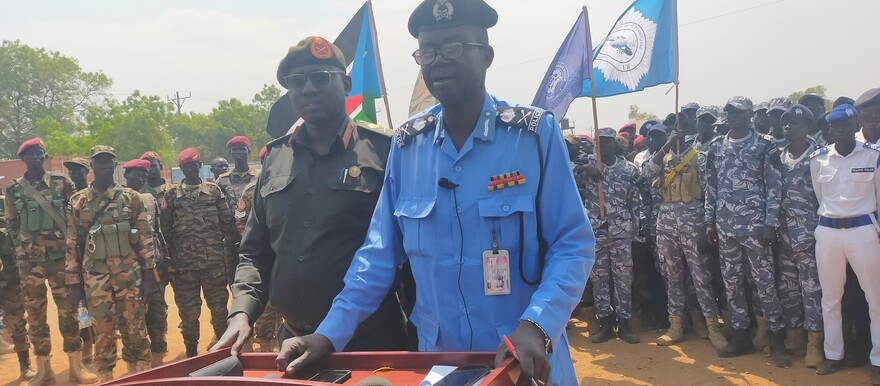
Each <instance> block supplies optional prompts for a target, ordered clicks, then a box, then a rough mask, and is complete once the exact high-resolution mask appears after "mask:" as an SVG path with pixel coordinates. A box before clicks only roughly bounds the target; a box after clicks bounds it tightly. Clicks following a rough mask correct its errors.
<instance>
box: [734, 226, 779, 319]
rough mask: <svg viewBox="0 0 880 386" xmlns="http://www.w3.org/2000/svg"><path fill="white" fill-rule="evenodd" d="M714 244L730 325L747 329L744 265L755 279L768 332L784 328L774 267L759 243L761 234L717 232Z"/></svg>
mask: <svg viewBox="0 0 880 386" xmlns="http://www.w3.org/2000/svg"><path fill="white" fill-rule="evenodd" d="M718 243H719V255H720V261H721V276H722V277H723V279H724V287H725V289H726V290H727V306H728V309H729V310H730V320H731V323H732V325H733V328H734V329H735V330H745V329H748V328H749V310H748V302H747V301H746V272H745V268H746V267H748V268H749V270H750V272H751V274H752V278H753V279H754V280H755V287H754V290H755V291H756V292H757V294H758V299H760V303H761V310H762V311H763V313H764V318H765V319H767V328H768V329H769V330H771V331H780V330H782V329H783V328H785V322H784V321H783V320H782V308H781V306H780V305H779V298H778V297H777V295H776V269H775V267H774V263H773V258H772V256H771V254H770V250H769V249H768V248H765V247H762V246H761V235H748V236H725V235H723V234H720V233H719V235H718Z"/></svg>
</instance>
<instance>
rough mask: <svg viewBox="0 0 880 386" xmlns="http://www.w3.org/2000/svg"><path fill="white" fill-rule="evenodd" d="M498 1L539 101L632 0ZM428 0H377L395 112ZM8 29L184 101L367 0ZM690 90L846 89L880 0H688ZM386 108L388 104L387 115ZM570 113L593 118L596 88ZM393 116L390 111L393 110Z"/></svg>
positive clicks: (15, 7) (119, 88) (247, 73)
mask: <svg viewBox="0 0 880 386" xmlns="http://www.w3.org/2000/svg"><path fill="white" fill-rule="evenodd" d="M488 2H489V4H491V5H492V6H493V7H495V8H496V9H497V10H498V14H499V22H498V25H497V26H495V27H494V28H492V29H490V30H489V39H490V42H491V44H492V45H493V46H494V47H495V52H496V55H495V62H494V64H493V66H492V68H491V69H490V70H489V75H488V88H489V92H491V93H493V94H495V95H497V96H498V97H500V98H501V99H505V100H508V101H510V102H514V103H521V104H529V103H531V101H532V99H533V97H534V94H535V91H536V89H537V87H538V85H539V83H540V82H541V78H542V77H543V76H544V73H545V72H546V70H547V67H548V66H549V63H550V60H552V58H553V55H554V54H555V53H556V50H557V49H558V48H559V44H560V43H561V42H562V39H563V38H564V37H565V35H566V34H567V33H568V30H569V29H570V28H571V26H572V25H573V24H574V22H575V19H576V18H577V15H578V14H579V12H580V10H581V7H582V6H583V5H587V6H588V8H589V13H590V23H591V28H590V29H591V31H592V35H593V41H594V42H596V43H598V42H599V41H601V39H602V38H604V37H605V35H606V34H607V33H608V31H609V29H610V28H611V26H612V25H613V23H614V21H615V20H616V19H617V17H618V16H619V15H620V14H621V13H622V12H623V10H624V9H625V8H626V7H627V6H628V5H629V4H630V3H631V1H630V0H600V1H595V0H594V1H588V2H586V4H585V3H584V1H583V0H582V1H574V0H541V1H539V0H488ZM417 3H418V2H417V1H415V0H374V1H373V8H374V10H375V13H376V15H375V18H376V24H377V29H378V35H379V48H380V53H381V56H382V59H383V66H384V68H385V81H386V85H387V91H388V94H389V98H390V102H391V112H392V117H393V120H394V123H395V124H396V125H399V124H401V123H402V122H403V121H404V120H405V119H406V115H407V108H408V104H409V99H410V94H411V92H412V87H413V83H414V81H415V78H416V74H417V73H418V67H417V66H416V65H415V63H414V62H413V60H412V58H411V56H410V54H411V53H412V52H413V51H414V50H415V49H416V48H417V43H416V40H415V39H413V38H412V37H411V36H410V35H409V33H408V32H407V30H406V21H407V18H408V17H409V14H410V12H411V11H412V10H413V9H414V8H415V6H416V5H417ZM0 4H2V5H0V6H2V9H3V12H2V13H0V39H4V40H15V39H18V40H21V41H22V42H23V43H25V44H28V45H31V46H35V47H44V48H47V49H51V50H58V51H60V52H62V53H63V54H65V55H68V56H72V57H75V58H77V59H79V62H80V65H81V66H82V67H83V68H84V69H85V70H87V71H97V70H100V71H103V72H104V73H106V74H107V75H108V76H110V77H111V78H112V79H113V81H114V83H113V87H112V93H113V95H114V96H116V97H117V98H120V99H121V98H124V97H125V96H127V95H128V94H130V93H131V92H132V91H133V90H135V89H139V90H141V91H142V92H143V93H146V94H154V95H159V96H162V97H165V96H167V95H170V94H172V93H173V92H174V91H181V92H183V93H187V92H191V93H192V98H191V99H189V100H187V101H186V102H185V104H184V106H183V110H184V111H195V112H208V111H210V109H211V108H212V107H214V106H215V105H216V103H217V101H219V100H222V99H228V98H240V99H243V100H245V101H250V100H251V98H252V97H253V95H254V94H255V93H256V92H257V91H259V90H260V88H261V86H262V85H263V84H264V83H270V84H274V83H275V82H276V81H275V71H276V69H277V66H278V62H279V61H280V59H281V58H282V57H283V56H284V54H285V53H286V52H287V48H288V47H289V46H291V45H294V44H296V42H298V41H299V40H301V39H302V38H304V37H306V36H310V35H321V36H325V37H327V38H328V39H330V40H333V39H334V38H335V37H336V35H338V34H339V32H340V31H341V30H342V28H343V27H344V26H345V24H346V23H347V22H348V21H349V19H351V17H352V16H353V14H354V12H356V11H357V9H358V8H359V7H360V6H361V5H362V4H363V0H323V1H322V0H308V1H305V0H287V1H282V0H274V1H259V0H251V1H243V0H239V1H229V0H225V1H223V0H221V1H218V0H214V1H195V0H173V1H172V0H150V1H120V0H79V1H68V0H53V1H12V0H4V1H2V3H0ZM678 7H679V10H678V19H679V26H680V28H679V35H680V43H679V45H680V51H681V54H680V63H681V64H680V66H681V67H680V68H681V76H680V78H681V103H682V104H683V103H685V102H688V101H697V102H699V103H703V104H723V103H724V102H725V101H726V99H727V98H728V97H730V96H733V95H737V94H742V95H746V96H748V97H750V98H752V100H754V101H755V102H759V101H764V100H768V99H770V98H772V97H775V96H784V95H788V94H789V93H791V92H792V91H796V90H803V89H805V88H807V87H811V86H815V85H819V84H822V85H825V86H826V87H827V88H828V94H829V96H831V97H832V98H834V97H837V96H840V95H848V96H851V97H853V98H855V97H858V96H859V95H860V94H861V93H862V92H863V91H865V90H867V89H869V88H873V87H878V86H880V71H878V70H877V69H878V64H880V49H878V46H877V42H878V38H880V23H878V22H877V15H878V14H880V1H877V0H836V1H827V0H723V1H722V0H678ZM667 90H669V86H665V85H661V86H657V87H654V88H651V89H648V90H646V91H644V92H641V93H635V94H625V95H621V96H616V97H610V98H602V99H599V101H598V105H599V125H600V126H613V127H620V126H621V125H622V124H623V123H625V121H626V119H627V117H626V115H627V113H628V112H629V105H631V104H638V105H639V106H641V107H642V109H643V110H645V111H650V112H654V113H656V114H657V115H660V116H663V115H665V114H666V113H668V112H670V111H672V110H673V108H674V102H675V100H674V93H673V92H670V93H669V94H666V92H667ZM383 116H384V115H383ZM568 116H569V117H570V118H571V119H572V120H574V121H575V122H576V125H577V127H578V128H579V129H580V131H583V130H584V128H585V127H587V126H592V113H591V111H590V103H589V99H588V98H587V99H583V98H582V99H578V100H576V101H575V102H574V104H572V107H571V109H570V110H569V114H568ZM380 124H383V125H384V124H385V119H384V118H380Z"/></svg>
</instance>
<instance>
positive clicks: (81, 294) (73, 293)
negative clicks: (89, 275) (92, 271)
mask: <svg viewBox="0 0 880 386" xmlns="http://www.w3.org/2000/svg"><path fill="white" fill-rule="evenodd" d="M67 291H68V292H69V293H70V305H72V306H73V309H77V307H79V304H80V303H81V302H82V301H84V300H86V290H85V288H83V284H82V283H76V284H71V285H69V286H67Z"/></svg>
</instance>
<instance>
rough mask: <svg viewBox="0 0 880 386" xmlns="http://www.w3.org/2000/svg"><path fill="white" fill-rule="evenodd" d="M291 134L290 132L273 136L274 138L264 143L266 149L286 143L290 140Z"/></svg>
mask: <svg viewBox="0 0 880 386" xmlns="http://www.w3.org/2000/svg"><path fill="white" fill-rule="evenodd" d="M291 135H292V134H285V135H282V136H280V137H278V138H275V139H273V140H271V141H269V143H267V144H266V149H267V150H268V149H271V148H273V147H275V146H280V145H286V144H287V142H288V141H290V136H291Z"/></svg>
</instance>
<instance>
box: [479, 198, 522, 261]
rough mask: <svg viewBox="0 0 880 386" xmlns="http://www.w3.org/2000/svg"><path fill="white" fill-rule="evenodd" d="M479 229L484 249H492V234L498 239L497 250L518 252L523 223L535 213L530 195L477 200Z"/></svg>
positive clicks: (512, 253)
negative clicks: (483, 239)
mask: <svg viewBox="0 0 880 386" xmlns="http://www.w3.org/2000/svg"><path fill="white" fill-rule="evenodd" d="M477 209H478V210H479V213H480V220H481V221H480V223H481V225H480V229H481V231H482V232H483V234H484V235H485V236H483V237H485V240H487V244H486V246H485V247H484V248H491V247H492V244H491V243H492V234H493V233H494V234H495V235H496V237H497V239H498V247H499V249H506V250H508V251H510V253H511V255H514V252H517V253H518V252H519V251H520V244H521V243H520V239H521V238H523V237H524V236H525V235H524V232H523V225H524V224H523V222H524V221H525V220H526V218H529V217H530V216H531V215H532V213H533V212H534V211H535V201H534V198H533V197H532V196H531V195H512V196H498V197H490V198H485V199H482V200H479V201H478V202H477Z"/></svg>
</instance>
